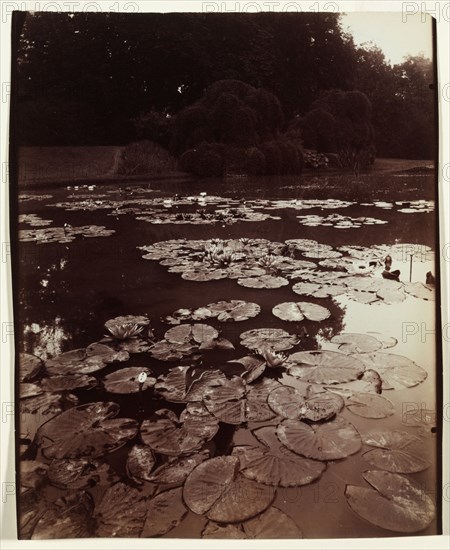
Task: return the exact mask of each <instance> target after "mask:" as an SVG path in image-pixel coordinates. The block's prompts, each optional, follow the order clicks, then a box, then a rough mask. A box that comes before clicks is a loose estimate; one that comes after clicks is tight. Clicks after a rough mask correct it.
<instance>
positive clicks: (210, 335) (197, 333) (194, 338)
mask: <svg viewBox="0 0 450 550" xmlns="http://www.w3.org/2000/svg"><path fill="white" fill-rule="evenodd" d="M218 336H219V333H218V331H217V330H216V329H215V328H214V327H211V326H209V325H205V324H203V323H198V324H195V325H178V326H176V327H173V328H171V329H169V330H168V331H167V332H166V333H165V334H164V338H165V339H166V340H167V341H168V342H169V343H171V344H187V343H193V344H205V343H208V342H211V340H215V339H216V338H217V337H218Z"/></svg>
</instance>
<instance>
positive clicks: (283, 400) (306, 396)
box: [267, 386, 344, 422]
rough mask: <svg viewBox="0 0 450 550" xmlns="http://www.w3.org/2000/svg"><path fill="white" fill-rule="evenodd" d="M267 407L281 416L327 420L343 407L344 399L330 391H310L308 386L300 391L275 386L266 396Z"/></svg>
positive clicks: (316, 420) (315, 420) (313, 420)
mask: <svg viewBox="0 0 450 550" xmlns="http://www.w3.org/2000/svg"><path fill="white" fill-rule="evenodd" d="M267 403H268V405H269V407H270V408H271V409H272V410H273V411H274V412H275V413H276V414H277V415H278V416H281V417H282V418H290V419H294V418H298V419H300V420H310V421H312V422H318V421H319V420H328V419H330V418H332V417H333V416H334V415H336V414H337V413H338V412H340V411H341V410H342V409H343V408H344V400H343V399H342V398H341V397H340V396H339V395H336V394H333V393H330V392H321V393H318V394H314V393H311V391H310V386H309V387H307V388H306V391H303V392H302V391H300V390H299V389H297V388H294V387H292V386H281V387H280V388H275V389H274V390H273V391H272V392H271V393H270V394H269V397H268V400H267Z"/></svg>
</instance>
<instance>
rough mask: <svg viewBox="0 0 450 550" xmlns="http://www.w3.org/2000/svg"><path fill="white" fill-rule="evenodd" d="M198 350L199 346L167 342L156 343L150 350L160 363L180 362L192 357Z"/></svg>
mask: <svg viewBox="0 0 450 550" xmlns="http://www.w3.org/2000/svg"><path fill="white" fill-rule="evenodd" d="M197 350H198V346H197V345H194V344H190V343H186V342H185V343H182V344H172V343H170V342H168V341H167V340H161V341H160V342H156V344H154V345H153V346H152V347H151V348H150V351H149V353H150V355H151V356H152V357H154V358H155V359H159V360H160V361H178V360H180V359H183V358H185V357H189V356H191V355H192V354H193V353H194V352H196V351H197Z"/></svg>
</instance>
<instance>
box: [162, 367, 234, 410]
mask: <svg viewBox="0 0 450 550" xmlns="http://www.w3.org/2000/svg"><path fill="white" fill-rule="evenodd" d="M224 380H226V377H225V375H224V374H223V372H221V371H220V370H201V369H194V368H192V367H175V368H173V369H170V371H169V372H168V373H167V374H163V375H161V376H160V377H159V378H158V382H157V383H156V384H155V390H156V391H157V393H159V394H160V395H161V396H162V397H164V399H165V400H166V401H169V402H171V403H187V402H193V401H194V402H195V401H202V399H203V394H204V392H205V390H206V389H207V388H209V387H216V386H218V385H220V384H221V381H224Z"/></svg>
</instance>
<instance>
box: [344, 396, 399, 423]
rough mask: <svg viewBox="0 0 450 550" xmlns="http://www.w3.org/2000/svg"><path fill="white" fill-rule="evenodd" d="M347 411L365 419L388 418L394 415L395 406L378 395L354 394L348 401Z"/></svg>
mask: <svg viewBox="0 0 450 550" xmlns="http://www.w3.org/2000/svg"><path fill="white" fill-rule="evenodd" d="M346 405H347V409H348V410H349V411H351V412H352V413H353V414H356V415H358V416H362V417H364V418H387V417H388V416H392V415H393V414H394V410H395V409H394V405H393V404H392V403H391V402H390V401H389V399H386V397H383V396H381V395H378V394H376V393H362V392H353V393H352V395H351V396H350V397H349V398H348V400H347V403H346Z"/></svg>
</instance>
